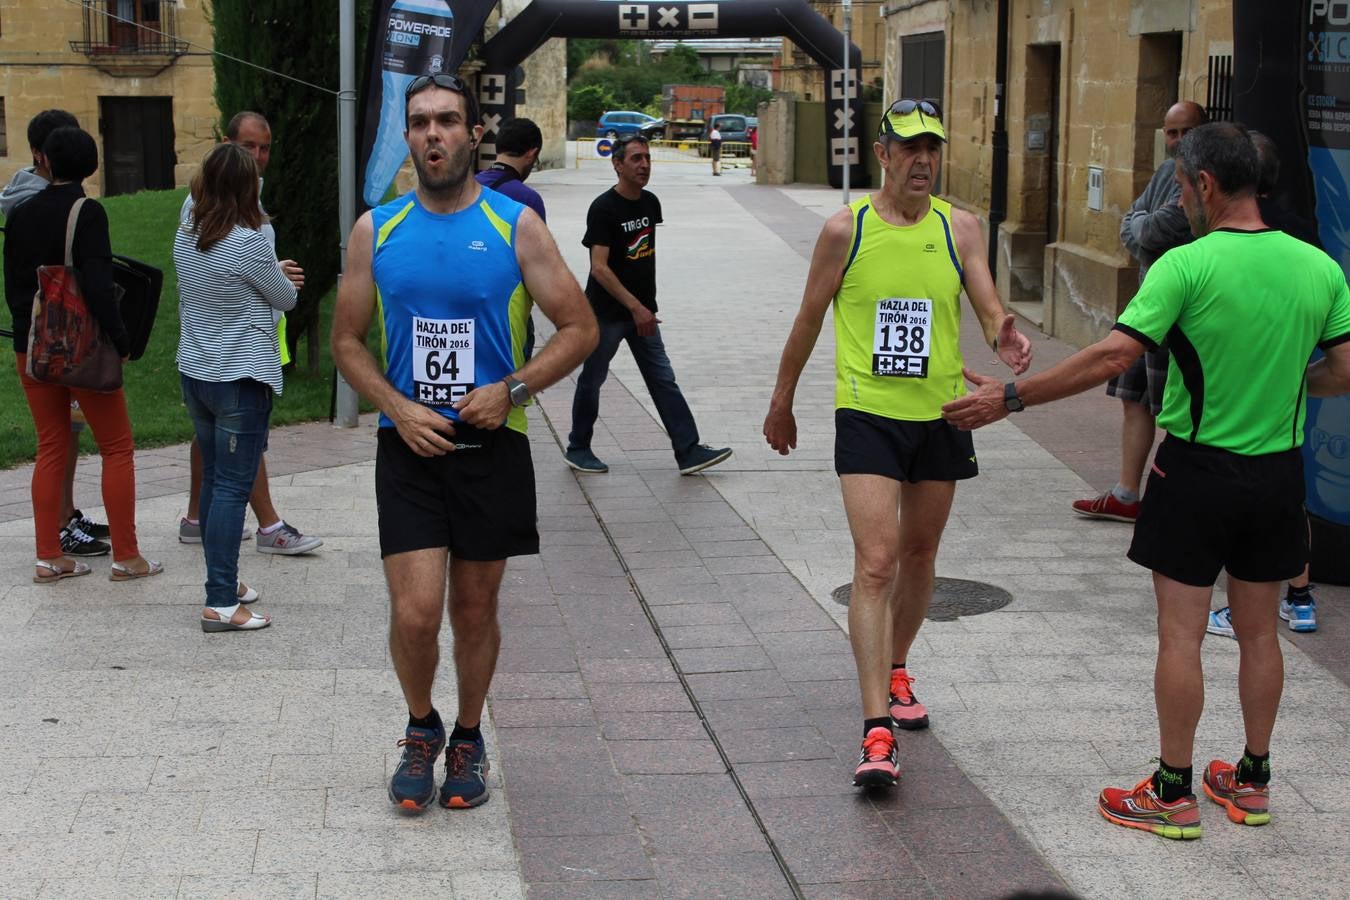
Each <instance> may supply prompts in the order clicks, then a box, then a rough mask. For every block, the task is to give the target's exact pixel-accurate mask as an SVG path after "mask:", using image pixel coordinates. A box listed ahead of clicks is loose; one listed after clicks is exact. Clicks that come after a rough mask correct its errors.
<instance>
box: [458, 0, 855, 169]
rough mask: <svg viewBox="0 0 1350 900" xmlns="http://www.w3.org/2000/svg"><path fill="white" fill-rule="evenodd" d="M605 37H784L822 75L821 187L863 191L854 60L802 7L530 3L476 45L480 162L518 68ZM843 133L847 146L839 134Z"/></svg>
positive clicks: (778, 1)
mask: <svg viewBox="0 0 1350 900" xmlns="http://www.w3.org/2000/svg"><path fill="white" fill-rule="evenodd" d="M555 37H561V38H569V37H602V38H603V37H609V38H630V39H638V40H642V39H652V38H660V39H673V38H690V39H697V38H713V37H786V38H788V39H790V40H791V41H792V42H793V43H795V44H796V45H797V46H798V47H800V48H801V49H802V50H803V51H804V52H805V53H806V54H807V55H809V56H810V57H811V58H812V59H813V60H815V61H816V62H817V63H818V64H819V65H820V66H821V67H822V68H823V69H824V70H825V83H826V85H827V88H828V89H827V91H826V99H825V134H824V138H825V144H826V146H827V147H829V148H830V152H829V155H828V161H827V165H828V169H829V180H830V184H831V185H832V186H833V187H843V184H844V165H845V164H846V163H847V165H849V184H850V185H851V186H852V187H858V188H866V187H870V183H869V176H868V174H867V167H866V166H865V165H863V164H862V159H861V157H860V154H859V147H860V146H861V145H862V142H861V141H860V140H859V138H860V135H859V134H858V131H859V130H860V129H861V128H862V112H863V105H862V97H861V95H860V94H859V91H858V83H859V82H858V80H859V77H860V74H861V73H860V71H859V66H860V61H861V59H862V52H861V51H860V50H859V49H858V47H857V46H856V45H854V44H849V47H848V56H847V59H845V58H844V36H843V35H842V34H840V33H839V31H838V29H836V28H835V27H834V26H833V25H831V24H830V23H829V21H828V20H826V19H825V18H824V17H823V16H821V15H820V13H818V12H816V11H815V10H814V9H812V8H811V6H810V4H809V3H808V2H807V0H721V2H718V0H711V2H698V3H678V2H676V3H663V2H655V3H615V2H612V0H534V2H533V3H531V4H530V5H529V6H527V7H526V8H525V9H524V10H522V11H521V13H520V14H519V15H518V16H516V17H515V18H514V19H512V20H511V21H510V22H509V23H507V25H506V27H504V28H503V29H502V30H501V31H499V32H497V33H496V34H495V35H493V37H492V38H491V39H490V40H489V41H488V42H487V43H486V44H484V45H483V49H482V53H481V54H480V58H481V59H482V61H483V63H484V66H483V68H482V70H481V71H480V72H479V73H478V101H479V105H480V107H481V109H482V111H483V129H484V135H483V143H482V144H481V145H480V146H479V154H480V158H488V159H490V158H492V157H493V155H494V154H495V144H496V134H497V128H498V127H499V126H500V125H501V123H502V122H504V121H505V120H507V119H509V118H511V117H512V116H514V115H515V112H516V89H517V88H518V87H520V85H519V83H518V82H517V79H518V77H519V73H518V66H519V65H520V63H521V61H522V60H524V59H525V58H526V57H527V56H529V55H530V54H531V53H533V52H534V51H535V50H536V49H538V48H539V46H540V45H541V44H543V43H544V41H546V40H548V39H549V38H555ZM845 123H847V125H848V138H847V140H845V138H844V126H845Z"/></svg>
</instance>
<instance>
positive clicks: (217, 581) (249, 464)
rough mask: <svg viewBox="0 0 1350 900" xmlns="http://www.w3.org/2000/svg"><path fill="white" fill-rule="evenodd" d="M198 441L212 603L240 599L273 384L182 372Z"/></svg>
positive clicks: (208, 589) (208, 592)
mask: <svg viewBox="0 0 1350 900" xmlns="http://www.w3.org/2000/svg"><path fill="white" fill-rule="evenodd" d="M179 378H180V379H181V380H182V385H183V402H184V403H186V404H187V409H188V415H189V416H191V417H192V427H193V429H194V430H195V431H196V432H197V443H198V445H199V446H200V447H201V451H202V493H201V513H200V515H201V523H202V549H203V550H204V551H205V552H206V605H207V606H213V607H217V608H222V607H227V606H234V605H235V604H236V603H238V602H239V600H238V597H237V594H236V591H237V590H238V587H237V584H238V579H239V533H240V532H241V531H243V529H244V507H246V506H247V505H248V495H249V492H250V491H252V490H253V481H254V479H256V478H257V477H258V463H259V461H261V459H262V454H263V447H264V446H266V444H267V421H268V419H269V418H270V417H271V415H272V389H271V388H270V387H268V386H267V385H265V384H263V383H262V382H261V381H254V380H253V379H251V378H243V379H240V380H238V381H199V380H197V379H196V378H192V377H191V376H188V375H180V376H179Z"/></svg>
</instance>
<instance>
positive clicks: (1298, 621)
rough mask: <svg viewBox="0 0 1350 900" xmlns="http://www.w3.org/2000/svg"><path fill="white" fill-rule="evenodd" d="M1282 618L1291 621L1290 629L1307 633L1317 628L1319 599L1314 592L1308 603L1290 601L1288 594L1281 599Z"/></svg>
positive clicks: (1310, 595) (1309, 596)
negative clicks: (1314, 595)
mask: <svg viewBox="0 0 1350 900" xmlns="http://www.w3.org/2000/svg"><path fill="white" fill-rule="evenodd" d="M1280 618H1281V619H1284V620H1285V621H1286V622H1288V623H1289V630H1290V631H1297V632H1301V633H1306V632H1310V631H1316V630H1317V601H1316V600H1314V599H1313V596H1312V594H1309V595H1308V602H1307V603H1290V602H1289V595H1288V594H1286V595H1285V597H1284V599H1283V600H1281V601H1280Z"/></svg>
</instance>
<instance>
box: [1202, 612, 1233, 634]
mask: <svg viewBox="0 0 1350 900" xmlns="http://www.w3.org/2000/svg"><path fill="white" fill-rule="evenodd" d="M1205 631H1207V632H1209V633H1210V634H1217V635H1218V636H1219V637H1230V638H1236V637H1237V635H1236V634H1235V633H1234V632H1233V614H1232V613H1231V612H1229V611H1228V607H1226V606H1225V607H1224V608H1223V609H1215V610H1211V611H1210V613H1209V624H1208V625H1206V626H1205Z"/></svg>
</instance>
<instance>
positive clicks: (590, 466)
mask: <svg viewBox="0 0 1350 900" xmlns="http://www.w3.org/2000/svg"><path fill="white" fill-rule="evenodd" d="M563 462H565V463H567V464H568V465H569V466H571V467H572V468H574V469H576V470H577V471H578V472H587V473H589V474H591V475H603V474H604V473H605V472H608V471H609V466H607V465H605V464H604V463H602V462H601V461H600V458H599V457H598V456H596V455H595V454H594V453H592V452H591V451H590V450H568V451H567V452H566V453H564V454H563Z"/></svg>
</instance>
